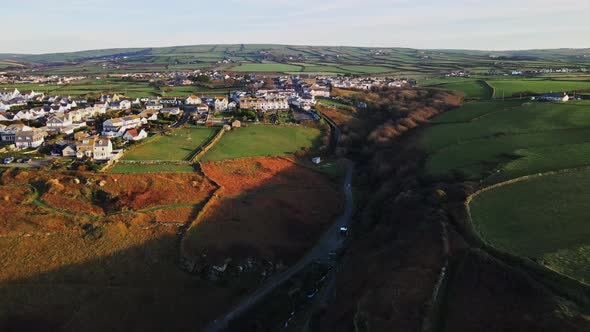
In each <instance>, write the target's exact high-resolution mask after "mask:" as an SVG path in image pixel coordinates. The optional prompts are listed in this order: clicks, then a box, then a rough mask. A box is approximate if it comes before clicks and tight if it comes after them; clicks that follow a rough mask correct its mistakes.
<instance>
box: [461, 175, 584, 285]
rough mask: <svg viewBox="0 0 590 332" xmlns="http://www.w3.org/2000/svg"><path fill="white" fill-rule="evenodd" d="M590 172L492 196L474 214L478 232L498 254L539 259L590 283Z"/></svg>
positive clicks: (482, 198) (485, 195) (534, 181)
mask: <svg viewBox="0 0 590 332" xmlns="http://www.w3.org/2000/svg"><path fill="white" fill-rule="evenodd" d="M588 202H590V171H578V172H573V173H567V174H559V175H550V176H544V177H539V178H535V179H531V180H528V181H525V182H519V183H516V184H512V185H508V186H504V187H501V188H497V189H494V190H490V191H487V192H484V193H482V194H481V195H479V196H477V197H476V198H475V199H474V200H473V201H472V203H471V211H472V215H473V219H474V223H475V226H476V229H477V231H478V232H479V233H480V235H481V236H482V238H483V239H484V240H486V241H487V242H489V243H490V244H492V245H494V246H496V247H497V248H500V249H503V250H506V251H509V252H513V253H516V254H518V255H522V256H525V257H532V258H537V259H539V260H541V261H543V262H545V264H547V265H548V266H549V267H551V268H553V269H555V270H557V271H559V272H562V273H564V274H567V275H570V276H572V277H574V278H577V279H580V280H582V281H584V282H586V283H589V282H590V223H588Z"/></svg>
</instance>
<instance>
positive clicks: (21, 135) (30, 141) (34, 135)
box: [15, 129, 45, 149]
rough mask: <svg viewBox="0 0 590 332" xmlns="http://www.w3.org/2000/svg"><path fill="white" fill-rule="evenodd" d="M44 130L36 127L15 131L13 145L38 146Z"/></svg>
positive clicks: (20, 146)
mask: <svg viewBox="0 0 590 332" xmlns="http://www.w3.org/2000/svg"><path fill="white" fill-rule="evenodd" d="M44 138H45V132H43V131H42V130H38V129H33V130H25V131H23V130H21V131H18V132H16V135H15V145H16V147H17V148H18V149H27V148H38V147H40V146H41V144H43V141H44Z"/></svg>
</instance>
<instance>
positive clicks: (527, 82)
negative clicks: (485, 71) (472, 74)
mask: <svg viewBox="0 0 590 332" xmlns="http://www.w3.org/2000/svg"><path fill="white" fill-rule="evenodd" d="M487 83H488V84H489V85H490V86H492V87H493V88H494V90H495V95H494V96H495V97H496V98H501V97H502V95H504V96H505V97H512V96H515V97H517V96H519V95H520V94H521V93H522V94H526V93H533V94H539V93H547V92H573V91H578V92H584V91H589V90H590V82H585V81H576V80H573V81H558V80H550V79H520V80H519V79H510V80H488V81H487Z"/></svg>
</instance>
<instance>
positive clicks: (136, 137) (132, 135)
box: [123, 129, 148, 141]
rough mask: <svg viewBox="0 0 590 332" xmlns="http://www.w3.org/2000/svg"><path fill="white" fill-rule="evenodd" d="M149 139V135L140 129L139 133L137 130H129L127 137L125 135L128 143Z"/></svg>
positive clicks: (124, 136) (126, 133)
mask: <svg viewBox="0 0 590 332" xmlns="http://www.w3.org/2000/svg"><path fill="white" fill-rule="evenodd" d="M147 137H148V134H147V133H146V132H145V130H143V129H140V130H139V131H138V130H137V129H129V130H127V131H126V132H125V135H123V139H124V140H126V141H141V140H142V139H145V138H147Z"/></svg>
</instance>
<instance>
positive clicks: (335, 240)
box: [203, 159, 354, 332]
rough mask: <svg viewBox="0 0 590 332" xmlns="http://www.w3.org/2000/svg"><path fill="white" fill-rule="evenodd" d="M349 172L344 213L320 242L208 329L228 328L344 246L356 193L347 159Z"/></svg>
mask: <svg viewBox="0 0 590 332" xmlns="http://www.w3.org/2000/svg"><path fill="white" fill-rule="evenodd" d="M345 162H346V176H345V179H344V195H345V197H346V206H345V208H344V214H343V215H341V216H340V217H338V219H337V220H336V222H335V223H334V224H333V225H332V226H331V227H330V228H329V229H328V230H327V231H326V232H325V233H324V235H322V237H321V238H320V240H319V241H318V243H317V244H316V245H315V246H314V247H313V248H312V249H311V250H310V251H309V252H308V253H307V254H306V255H305V256H304V257H303V258H302V259H301V260H299V261H298V262H297V263H296V264H295V265H293V266H291V267H290V268H289V269H287V270H286V271H284V272H282V273H280V274H278V275H275V276H274V277H272V278H270V279H269V280H268V281H267V282H266V283H265V284H264V285H263V286H262V287H260V288H259V289H257V290H256V291H255V292H254V293H252V294H250V295H248V296H247V297H246V298H244V299H242V301H241V302H240V303H238V304H237V305H236V306H234V307H233V308H232V309H231V310H230V311H228V312H227V313H226V314H225V315H224V316H223V317H220V318H218V319H216V320H215V321H213V322H212V323H211V324H210V325H209V326H208V327H207V328H206V329H204V330H203V331H206V332H217V331H223V330H224V329H225V328H227V326H228V324H229V322H230V321H232V320H233V319H235V318H237V317H239V316H240V315H242V314H244V313H245V312H246V311H248V310H249V309H250V308H252V307H253V306H254V305H255V304H256V303H258V302H259V301H260V300H262V299H263V298H264V297H265V296H266V295H268V294H269V293H271V292H272V291H273V290H275V289H276V288H277V287H279V286H281V285H282V284H283V283H284V282H286V281H287V280H289V279H290V278H291V277H293V276H294V275H295V274H297V273H298V272H300V271H301V270H303V268H304V267H305V266H307V265H308V264H310V263H312V262H315V261H327V260H329V259H330V256H331V253H333V252H336V251H339V250H341V249H342V248H343V246H344V238H343V236H342V235H341V233H340V228H341V227H349V226H350V224H351V220H352V212H353V205H354V203H353V197H352V188H351V182H352V173H353V163H352V162H351V161H350V160H348V159H346V160H345Z"/></svg>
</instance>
